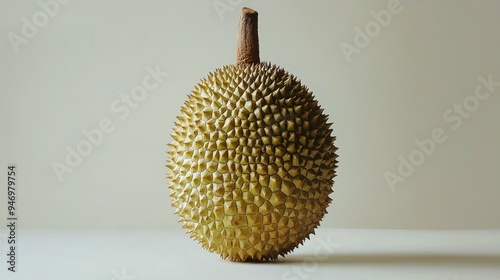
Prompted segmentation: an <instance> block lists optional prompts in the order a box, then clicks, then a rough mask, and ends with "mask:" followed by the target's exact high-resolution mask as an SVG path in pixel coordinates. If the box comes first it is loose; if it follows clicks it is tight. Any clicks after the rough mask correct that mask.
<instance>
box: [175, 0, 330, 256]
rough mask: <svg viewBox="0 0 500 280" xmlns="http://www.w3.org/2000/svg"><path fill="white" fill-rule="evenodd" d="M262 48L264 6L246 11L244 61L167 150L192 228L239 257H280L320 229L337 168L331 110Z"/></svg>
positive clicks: (197, 96) (194, 95) (185, 115)
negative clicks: (260, 22)
mask: <svg viewBox="0 0 500 280" xmlns="http://www.w3.org/2000/svg"><path fill="white" fill-rule="evenodd" d="M258 44H259V43H258V34H257V12H255V11H254V10H252V9H249V8H243V10H242V15H241V18H240V23H239V27H238V41H237V59H236V64H235V65H226V66H223V67H222V68H220V69H216V70H215V71H213V72H212V73H209V74H208V77H206V78H205V79H202V80H201V81H200V83H199V84H198V85H196V86H195V88H194V89H193V91H192V92H191V94H189V95H188V98H187V101H186V102H185V105H184V106H183V107H182V108H181V115H180V116H178V117H177V118H178V122H176V123H175V126H174V132H173V133H172V138H173V141H172V142H171V143H170V144H169V147H170V149H169V152H168V153H169V158H168V163H167V167H168V169H169V170H170V172H169V173H168V178H169V179H170V185H169V188H170V191H171V195H170V196H171V199H172V206H173V207H174V208H175V209H176V214H178V215H179V217H180V222H182V223H183V228H185V229H186V230H187V232H188V233H189V234H190V235H191V237H192V238H193V239H195V240H197V241H198V242H199V243H201V245H202V246H203V247H204V248H205V249H207V250H209V251H211V252H216V253H218V254H220V256H221V257H222V258H224V259H227V258H228V259H230V260H231V261H241V262H245V261H267V260H276V259H277V258H278V256H280V255H281V256H284V255H285V254H287V253H288V252H290V251H292V250H293V249H294V248H296V247H297V246H298V245H299V244H302V243H303V241H304V240H305V239H306V238H309V235H310V234H314V230H315V228H316V227H317V226H318V225H319V223H320V221H321V219H322V218H323V216H324V215H325V214H326V213H327V212H326V208H327V207H328V205H329V204H330V201H331V199H330V197H329V195H330V194H331V193H332V187H333V178H334V177H335V168H336V164H337V160H336V158H337V155H336V153H335V151H336V150H337V148H336V147H335V146H334V144H333V142H334V140H335V137H333V136H332V135H331V133H332V129H331V128H330V127H331V124H330V123H327V118H328V116H327V115H325V114H323V109H321V107H320V106H319V105H318V102H317V101H316V100H315V98H314V96H313V94H312V92H311V91H309V89H308V88H307V87H305V86H304V85H302V84H301V82H300V81H299V80H297V78H296V77H295V76H293V75H291V74H290V73H288V72H287V71H285V70H283V68H280V67H278V66H276V65H272V64H270V63H265V62H263V63H261V62H260V59H259V45H258Z"/></svg>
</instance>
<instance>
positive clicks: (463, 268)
mask: <svg viewBox="0 0 500 280" xmlns="http://www.w3.org/2000/svg"><path fill="white" fill-rule="evenodd" d="M1 234H2V235H3V237H4V238H3V239H1V243H0V249H1V256H0V260H1V263H2V265H1V270H0V279H7V280H10V279H13V280H14V279H23V280H24V279H30V280H39V279H40V280H41V279H50V280H58V279H70V280H78V279H82V280H83V279H85V280H101V279H102V280H149V279H252V280H253V279H289V280H304V279H338V280H351V279H353V280H356V279H370V280H376V279H384V280H387V279H400V280H402V279H404V280H412V279H418V280H424V279H435V280H468V279H471V280H483V279H484V280H488V279H492V280H498V279H500V230H481V231H415V230H358V229H356V230H354V229H324V228H322V229H319V230H318V231H317V233H316V235H315V236H314V237H312V238H311V240H307V241H306V242H305V243H304V245H303V246H300V247H299V248H298V249H296V250H295V251H294V252H292V253H291V254H289V255H287V256H286V257H285V258H280V259H279V261H277V262H275V263H233V262H230V261H226V260H222V259H220V257H219V256H218V255H216V254H212V253H209V252H207V251H205V250H204V249H202V248H201V246H200V245H198V244H197V243H196V242H194V241H192V240H190V239H189V237H188V236H187V235H186V234H184V233H183V232H182V231H181V230H175V231H174V230H172V231H139V230H137V231H85V230H83V231H76V230H71V231H37V230H28V231H20V232H19V233H18V236H17V241H18V251H17V266H16V268H17V272H16V273H11V272H8V271H7V266H6V259H5V257H6V256H5V255H6V253H5V252H6V249H7V245H8V244H7V243H6V242H5V241H6V240H5V232H2V233H1Z"/></svg>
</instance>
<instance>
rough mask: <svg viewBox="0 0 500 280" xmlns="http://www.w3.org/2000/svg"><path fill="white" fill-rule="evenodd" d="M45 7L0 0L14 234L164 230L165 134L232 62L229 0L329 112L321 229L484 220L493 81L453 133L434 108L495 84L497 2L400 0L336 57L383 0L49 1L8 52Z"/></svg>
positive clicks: (0, 86)
mask: <svg viewBox="0 0 500 280" xmlns="http://www.w3.org/2000/svg"><path fill="white" fill-rule="evenodd" d="M48 1H51V0H40V1H38V0H36V1H35V0H33V1H6V0H3V1H0V35H1V36H2V38H3V39H2V40H0V133H1V137H0V182H6V178H5V175H6V173H5V166H6V165H7V164H10V163H16V164H17V165H18V167H19V174H20V175H19V181H20V182H21V183H22V184H21V185H20V192H19V200H18V202H19V213H18V214H19V215H20V216H21V217H22V221H21V223H20V227H21V228H24V229H28V228H31V229H58V228H61V229H64V228H66V229H144V228H147V229H167V228H177V217H176V216H175V215H174V214H173V212H174V211H173V210H172V209H171V208H170V201H169V197H168V189H167V179H166V168H165V164H166V159H167V154H166V150H167V145H166V144H167V143H168V142H170V140H171V139H170V136H169V134H170V133H171V131H172V125H173V123H174V121H175V117H176V115H178V114H179V108H180V106H181V105H182V104H183V102H184V100H185V99H186V96H187V94H188V93H189V92H190V91H191V90H192V89H193V87H194V86H195V84H196V83H197V82H198V81H199V80H200V79H202V78H203V77H205V76H206V75H207V73H208V72H209V71H212V70H214V69H215V68H217V67H221V66H222V65H225V64H231V63H234V59H235V37H236V28H237V24H238V18H239V14H240V9H241V7H243V6H249V7H252V8H254V9H255V10H257V11H258V12H259V28H260V30H259V36H260V41H261V47H260V50H261V59H262V60H263V61H271V62H273V63H276V64H278V65H280V66H282V67H284V68H285V69H287V70H288V71H290V72H291V73H293V74H294V75H296V76H297V77H298V78H299V79H301V80H302V82H303V83H304V84H305V85H307V86H308V87H309V88H310V89H311V90H312V91H313V92H314V94H315V96H316V97H317V99H318V100H319V103H320V104H321V105H322V107H323V108H324V109H325V113H327V114H329V115H330V117H331V121H333V123H334V124H333V130H334V135H336V136H337V141H336V144H337V146H338V147H339V150H338V153H339V155H340V157H339V168H338V176H337V178H335V181H336V183H335V193H334V194H333V195H332V199H333V203H332V206H331V207H330V208H329V209H328V210H329V212H330V213H331V214H330V215H327V216H326V217H325V219H324V220H323V225H325V226H328V227H337V228H353V227H354V228H432V229H471V228H500V219H499V218H498V213H500V188H499V182H498V181H499V174H498V170H500V161H499V160H498V159H499V158H500V148H499V143H500V130H499V129H498V120H499V117H500V115H499V114H500V109H499V108H500V88H495V89H496V91H495V92H494V93H492V94H491V96H490V97H489V98H488V99H487V100H485V101H481V102H480V104H479V105H478V107H477V108H476V110H475V111H474V112H471V113H470V115H467V116H468V117H467V118H466V119H462V121H463V122H462V123H461V126H460V127H459V128H457V129H453V128H452V126H453V125H454V124H455V121H453V122H451V123H450V122H446V121H445V120H444V119H443V114H444V113H445V112H446V111H447V110H449V109H453V106H454V104H459V103H462V102H463V101H464V100H465V98H467V97H468V96H471V95H473V94H474V91H475V89H476V87H477V86H478V85H479V81H478V77H479V76H484V77H487V76H488V75H490V74H491V75H492V77H493V81H495V82H496V81H500V56H499V50H500V36H499V35H498V26H500V17H499V16H498V11H500V1H495V0H477V1H471V0H441V1H435V0H419V1H416V0H415V1H410V0H401V1H399V2H400V7H402V10H401V12H399V13H398V14H393V15H392V16H391V22H390V23H389V24H388V25H387V26H386V27H383V28H381V29H380V32H379V33H378V34H377V35H376V36H375V37H373V38H371V39H370V41H369V43H365V46H363V48H360V49H359V53H357V54H353V55H352V61H351V62H350V63H349V62H348V61H347V60H346V57H345V56H344V55H343V53H342V50H341V49H340V47H339V46H340V44H341V43H347V44H351V45H353V44H355V43H354V38H355V36H356V34H357V33H356V31H355V28H356V27H358V28H360V29H365V26H366V25H367V24H369V23H373V22H374V17H373V16H372V12H379V11H380V10H384V9H387V6H388V3H392V2H398V1H397V0H356V1H353V0H338V1H325V0H313V1H302V0H273V1H268V0H252V1H250V0H248V1H247V0H245V1H238V0H208V1H207V0H190V1H181V0H175V1H174V0H149V1H123V0H106V1H102V0H85V1H77V0H72V1H67V0H65V1H62V0H60V1H61V2H68V3H67V4H64V5H63V4H61V5H60V7H59V10H58V12H57V14H56V15H55V16H54V17H50V18H49V20H48V22H47V23H46V25H44V26H43V27H40V28H38V32H37V33H36V34H35V35H34V36H33V37H32V38H28V39H29V40H28V42H27V43H26V44H21V45H20V46H19V52H18V53H15V52H14V50H13V48H12V46H11V44H10V42H9V39H8V37H7V35H8V34H10V33H11V32H13V33H16V34H18V35H19V34H21V35H22V28H23V20H22V19H23V18H27V19H28V20H30V21H32V18H33V16H34V15H36V14H38V15H39V12H40V11H43V10H42V8H41V7H40V5H39V4H38V3H39V2H43V3H46V2H48ZM214 4H218V5H219V7H220V5H221V4H222V5H224V4H225V5H226V6H222V8H220V9H223V13H222V17H219V15H218V13H217V10H216V9H215V8H214ZM398 9H399V8H398ZM372 28H373V27H372ZM156 65H159V67H160V69H161V70H162V71H164V72H168V73H170V75H169V76H168V77H167V78H166V79H164V80H163V81H162V83H161V84H160V85H159V86H158V87H157V88H156V89H154V90H152V91H150V92H149V93H148V94H147V97H146V98H145V99H144V100H143V101H141V102H138V103H137V104H136V107H135V108H134V109H131V111H130V114H129V115H127V116H126V117H125V118H124V119H121V118H120V117H121V116H123V115H122V112H121V111H120V112H118V113H116V112H113V111H112V109H111V106H112V104H113V102H115V100H121V99H120V98H121V95H122V94H124V95H130V94H131V92H132V89H133V88H134V87H135V86H138V85H141V83H142V79H143V78H144V77H145V76H146V75H147V73H148V72H147V70H146V68H147V67H148V66H150V67H153V68H155V67H156ZM482 90H484V89H482ZM483 94H484V92H483ZM119 105H120V107H124V103H123V102H120V103H119ZM453 115H454V116H455V117H456V114H453ZM104 118H109V119H110V120H111V121H112V122H113V124H114V125H115V126H116V128H115V130H114V131H113V132H112V133H109V134H106V135H105V136H104V138H103V140H102V143H101V144H99V145H98V146H96V147H94V148H93V150H92V152H91V153H90V154H89V155H88V156H86V157H84V158H83V160H82V162H81V164H79V165H78V166H76V167H74V168H71V169H72V172H71V173H64V175H63V181H62V182H59V181H58V179H57V176H56V174H55V172H54V170H53V168H52V166H51V165H52V164H53V163H54V162H59V163H61V164H63V163H65V162H66V161H65V158H66V156H67V154H68V152H67V150H66V148H67V147H71V148H73V149H75V147H76V146H77V145H78V144H79V143H81V141H84V140H85V139H86V138H85V137H84V136H83V134H82V130H93V129H96V128H98V127H99V123H100V121H101V120H102V119H104ZM436 127H439V128H442V129H443V130H444V132H445V133H446V135H447V136H448V138H447V140H446V142H444V143H442V144H439V145H438V146H437V147H436V149H435V152H434V153H433V154H432V155H431V156H429V157H427V158H426V159H425V162H424V163H422V164H421V165H420V166H418V167H416V168H415V170H414V172H413V173H412V174H411V175H410V176H408V177H407V178H404V182H401V183H398V184H397V185H396V188H395V190H396V191H395V192H391V190H390V188H389V187H388V185H387V182H386V180H385V179H384V173H385V172H386V171H390V172H394V173H396V172H397V168H398V164H399V163H400V160H399V159H398V157H399V156H400V155H401V156H403V157H405V158H408V157H409V155H410V153H411V152H412V151H413V150H415V149H416V144H415V140H416V139H420V140H422V139H424V138H429V137H430V136H431V133H432V131H433V129H435V128H436ZM2 184H3V183H2ZM4 195H5V192H4V191H3V189H0V221H5V215H6V211H4V210H3V209H5V207H6V204H5V203H6V200H5V199H4Z"/></svg>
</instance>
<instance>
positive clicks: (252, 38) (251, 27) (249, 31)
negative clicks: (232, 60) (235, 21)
mask: <svg viewBox="0 0 500 280" xmlns="http://www.w3.org/2000/svg"><path fill="white" fill-rule="evenodd" d="M257 17H258V13H257V12H256V11H254V10H252V9H250V8H247V7H245V8H243V9H242V10H241V16H240V23H239V25H238V35H237V41H236V65H238V66H239V65H248V64H257V63H260V58H259V33H258V29H257Z"/></svg>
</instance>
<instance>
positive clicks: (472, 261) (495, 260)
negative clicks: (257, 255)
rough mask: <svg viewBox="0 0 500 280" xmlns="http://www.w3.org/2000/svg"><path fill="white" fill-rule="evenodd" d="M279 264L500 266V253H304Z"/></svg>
mask: <svg viewBox="0 0 500 280" xmlns="http://www.w3.org/2000/svg"><path fill="white" fill-rule="evenodd" d="M276 263H279V264H294V265H296V264H300V263H316V264H318V265H335V264H351V265H369V264H373V265H377V264H385V265H407V264H412V265H432V264H434V265H474V266H494V267H500V254H498V255H477V254H475V255H474V254H425V253H349V254H331V255H314V254H302V255H293V256H287V257H285V258H281V259H279V260H278V261H276Z"/></svg>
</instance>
